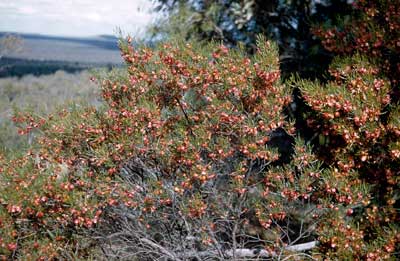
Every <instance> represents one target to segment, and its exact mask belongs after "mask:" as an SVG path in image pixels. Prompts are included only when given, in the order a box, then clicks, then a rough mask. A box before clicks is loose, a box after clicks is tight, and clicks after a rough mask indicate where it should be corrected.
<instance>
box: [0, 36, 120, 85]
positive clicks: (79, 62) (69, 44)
mask: <svg viewBox="0 0 400 261" xmlns="http://www.w3.org/2000/svg"><path fill="white" fill-rule="evenodd" d="M6 34H9V33H5V32H0V37H3V36H4V35H6ZM15 34H16V35H18V36H20V37H21V38H23V42H24V45H23V48H22V51H20V52H18V53H12V54H9V55H7V57H4V58H2V59H0V77H6V76H22V75H25V74H36V75H41V74H49V73H52V72H55V71H57V70H60V69H61V70H63V69H66V70H67V71H70V72H71V71H75V70H81V69H84V68H90V67H100V66H119V65H121V64H122V58H121V56H120V52H119V50H118V43H117V42H118V39H117V38H116V37H114V36H110V35H100V36H96V37H64V36H48V35H40V34H20V33H15Z"/></svg>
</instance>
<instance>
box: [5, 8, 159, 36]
mask: <svg viewBox="0 0 400 261" xmlns="http://www.w3.org/2000/svg"><path fill="white" fill-rule="evenodd" d="M151 4H152V1H151V0H0V32H2V31H5V32H19V33H38V34H45V35H60V36H95V35H100V34H106V35H116V32H117V28H120V29H121V30H122V32H123V33H124V34H131V35H134V36H140V34H141V32H143V31H144V28H145V26H146V25H148V24H149V23H150V22H151V21H152V19H154V14H150V12H149V9H150V8H151Z"/></svg>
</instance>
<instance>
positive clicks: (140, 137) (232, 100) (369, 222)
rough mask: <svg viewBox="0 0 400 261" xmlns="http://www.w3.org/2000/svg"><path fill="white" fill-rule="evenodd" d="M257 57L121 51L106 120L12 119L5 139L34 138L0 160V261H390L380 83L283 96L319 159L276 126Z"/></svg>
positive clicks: (263, 62)
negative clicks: (24, 149) (300, 101)
mask: <svg viewBox="0 0 400 261" xmlns="http://www.w3.org/2000/svg"><path fill="white" fill-rule="evenodd" d="M257 50H258V51H257V53H256V54H255V55H254V56H251V57H249V56H247V55H246V54H245V52H244V51H243V50H242V49H240V48H238V49H234V50H233V49H231V50H230V49H228V48H226V47H225V46H223V45H217V44H215V43H213V44H210V45H209V46H207V47H204V48H203V47H200V46H197V45H196V44H192V45H191V44H182V43H171V44H168V43H167V44H164V45H162V46H159V47H158V48H156V49H155V50H152V49H148V48H141V49H135V48H134V47H133V46H132V45H131V44H130V38H128V39H127V41H122V42H121V51H122V56H123V58H124V59H125V61H126V63H127V67H126V72H116V73H113V74H111V75H110V76H108V77H107V78H104V79H103V78H99V79H97V80H98V82H99V83H100V85H101V89H102V98H103V99H104V101H105V102H106V106H104V107H102V108H97V109H96V108H93V107H88V108H79V107H78V108H71V109H70V110H64V111H61V112H60V113H58V114H54V115H52V116H50V117H49V118H48V119H40V118H36V117H35V116H33V115H29V114H24V113H21V114H19V115H17V116H16V117H15V121H16V122H18V123H19V124H20V125H21V132H23V133H29V132H30V131H32V129H35V128H38V129H40V130H41V132H42V133H43V134H42V137H41V138H40V140H39V141H38V144H36V145H35V147H34V148H32V150H30V151H29V152H28V153H27V154H26V155H23V156H22V157H19V158H14V159H9V158H6V157H4V158H3V159H2V163H1V165H0V166H1V173H2V175H1V176H0V177H1V179H0V189H2V191H4V193H3V194H2V195H1V197H0V204H1V205H0V206H1V207H0V215H1V216H0V226H1V228H2V230H1V232H0V246H1V247H2V248H1V250H0V254H2V255H3V257H4V258H5V259H6V258H15V257H18V258H21V259H31V258H43V257H44V256H45V255H46V256H49V257H50V259H51V258H54V259H55V258H75V257H79V258H89V257H91V256H93V255H100V252H99V249H98V248H101V250H102V252H101V253H102V255H105V257H107V258H113V257H116V258H122V259H132V258H138V259H140V260H142V259H143V260H154V259H159V258H166V259H181V260H185V259H186V260H187V259H196V258H197V259H207V258H214V259H224V258H225V259H226V258H230V259H239V258H247V259H250V258H276V259H280V258H282V259H283V258H286V259H294V258H302V259H312V258H334V259H335V258H339V259H343V258H353V259H364V258H367V257H368V258H373V257H381V258H386V257H387V258H390V257H391V255H392V253H393V252H394V251H395V250H396V249H395V248H396V244H397V243H398V241H399V234H398V227H397V225H396V224H391V222H393V221H396V219H397V218H398V217H397V212H395V211H396V210H395V208H394V206H393V204H394V202H396V199H395V197H396V195H394V194H390V193H391V192H390V191H396V190H392V188H393V189H394V188H396V186H397V185H396V183H395V182H396V179H397V178H398V173H396V172H395V167H396V166H398V155H397V154H396V149H397V147H396V146H397V145H398V141H397V137H398V136H394V135H393V134H392V133H393V132H394V133H396V130H397V128H398V124H399V122H398V121H397V118H396V117H395V116H396V115H395V114H394V113H391V114H390V116H389V120H388V122H389V123H388V125H387V126H390V127H387V128H386V127H384V126H383V125H382V124H379V123H375V121H374V120H375V118H379V117H380V116H381V115H380V110H379V109H380V108H381V106H384V105H387V104H388V102H389V99H388V96H387V94H388V91H389V88H388V85H387V83H386V82H385V80H384V79H379V78H378V76H377V75H376V73H375V70H374V67H373V66H371V65H369V64H368V63H367V62H366V61H364V60H363V59H362V58H361V57H354V60H350V59H347V60H342V61H337V62H336V63H335V64H334V65H333V66H332V70H331V71H332V74H333V75H334V76H335V75H336V76H337V78H336V79H335V80H334V81H332V82H329V83H327V84H326V85H325V86H323V85H321V84H319V83H314V82H306V81H304V82H300V81H298V82H296V83H297V84H298V85H299V86H300V89H301V90H302V92H303V93H304V97H305V100H306V102H307V103H308V104H309V105H310V106H311V109H312V110H310V112H309V114H308V115H306V116H307V117H309V118H308V119H309V124H310V126H311V127H312V128H315V129H316V130H321V133H322V136H321V140H323V135H324V134H325V133H328V134H329V135H325V136H329V137H335V138H337V139H336V140H335V141H333V140H329V141H326V144H327V149H326V152H327V154H326V155H329V157H323V154H322V153H319V151H318V150H317V153H314V152H313V151H312V148H311V147H310V145H309V144H306V143H305V142H304V141H303V140H302V139H301V138H300V137H299V135H297V134H296V129H295V127H294V123H293V122H291V121H290V120H289V119H288V118H287V117H286V116H285V114H284V111H285V110H286V109H287V107H288V106H289V105H293V104H291V92H292V89H291V87H290V86H289V85H287V84H283V83H282V82H281V81H280V71H279V62H278V58H277V57H278V53H277V48H276V46H275V44H273V43H271V42H268V41H266V40H265V39H263V38H261V37H260V38H259V40H258V43H257ZM393 111H395V110H393ZM356 117H359V119H358V121H357V122H358V123H356ZM365 117H366V118H365ZM367 134H368V135H367ZM381 134H382V135H383V136H381ZM361 135H365V138H361V137H362V136H361ZM388 148H390V151H388ZM390 152H391V153H390ZM319 155H321V156H319ZM372 155H374V156H379V157H378V158H377V161H376V162H375V161H374V158H372ZM364 163H365V164H370V165H363V164H364ZM369 166H374V167H375V166H377V167H380V168H382V171H379V172H376V173H375V172H373V171H372V172H367V170H369V168H368V167H369ZM372 170H374V169H372ZM366 175H370V176H366ZM374 175H375V176H374ZM386 189H387V190H386ZM382 190H384V191H383V192H381V191H382ZM370 191H372V192H374V193H376V191H380V194H379V195H380V196H379V197H378V198H374V197H372V196H373V195H371V194H369V192H370ZM382 200H390V202H391V203H387V204H386V203H385V204H383V205H382ZM393 200H394V201H393ZM387 202H389V201H387ZM378 210H382V212H378ZM82 238H85V239H86V240H82ZM317 245H318V246H319V247H316V246H317ZM304 251H306V252H304Z"/></svg>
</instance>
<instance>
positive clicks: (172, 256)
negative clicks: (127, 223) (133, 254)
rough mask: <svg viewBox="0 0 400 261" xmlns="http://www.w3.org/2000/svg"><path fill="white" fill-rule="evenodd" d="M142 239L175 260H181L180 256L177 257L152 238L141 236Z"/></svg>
mask: <svg viewBox="0 0 400 261" xmlns="http://www.w3.org/2000/svg"><path fill="white" fill-rule="evenodd" d="M140 241H142V242H143V243H146V244H148V245H149V246H151V247H153V248H156V249H158V250H160V251H161V252H162V253H164V254H166V255H167V256H169V257H170V258H172V259H173V260H181V259H179V258H178V257H176V255H174V254H173V253H171V252H170V251H168V250H167V249H165V248H164V247H162V246H160V245H158V244H156V243H154V242H153V241H151V240H149V239H147V238H141V239H140Z"/></svg>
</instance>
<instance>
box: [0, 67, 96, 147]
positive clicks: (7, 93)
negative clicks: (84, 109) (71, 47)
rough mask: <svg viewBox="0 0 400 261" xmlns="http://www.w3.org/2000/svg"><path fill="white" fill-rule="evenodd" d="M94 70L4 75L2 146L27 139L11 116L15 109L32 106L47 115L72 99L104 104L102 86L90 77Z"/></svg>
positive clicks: (1, 83) (0, 121) (0, 93)
mask: <svg viewBox="0 0 400 261" xmlns="http://www.w3.org/2000/svg"><path fill="white" fill-rule="evenodd" d="M90 77H91V73H90V72H88V71H83V72H80V73H76V74H69V73H66V72H63V71H57V72H56V73H55V74H52V75H45V76H39V77H36V76H32V75H27V76H24V77H22V78H15V77H12V78H1V79H0V150H9V149H11V150H14V149H18V148H20V147H23V146H25V145H26V143H27V137H21V136H18V134H17V129H16V127H15V125H14V124H13V122H12V121H11V117H12V115H13V112H14V111H15V110H26V109H28V110H31V111H34V112H35V113H38V114H42V115H46V114H49V113H52V112H54V111H55V110H56V109H57V108H59V107H62V106H65V105H66V104H71V103H84V104H91V105H99V104H101V100H100V98H99V97H100V96H99V88H98V87H97V85H96V84H95V83H93V82H91V81H90Z"/></svg>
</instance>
